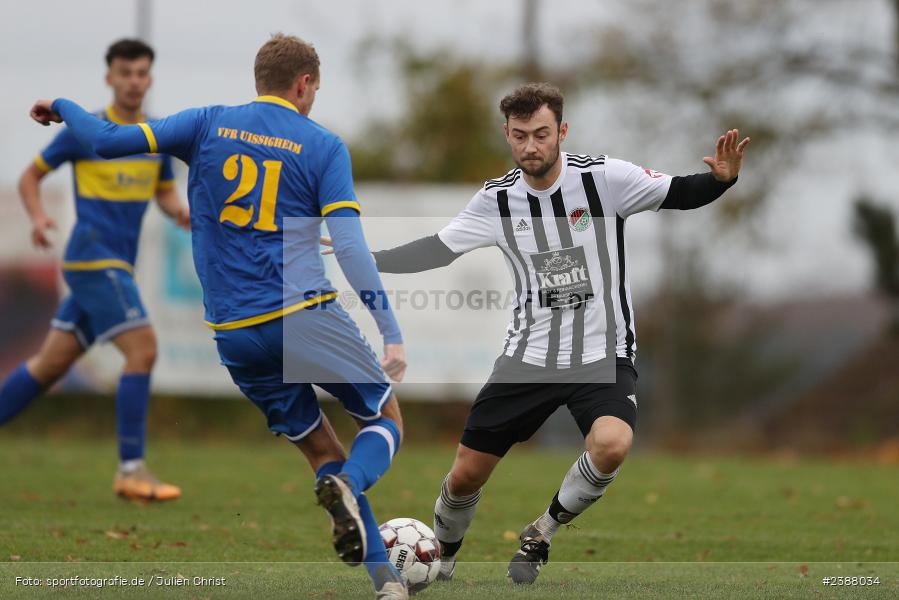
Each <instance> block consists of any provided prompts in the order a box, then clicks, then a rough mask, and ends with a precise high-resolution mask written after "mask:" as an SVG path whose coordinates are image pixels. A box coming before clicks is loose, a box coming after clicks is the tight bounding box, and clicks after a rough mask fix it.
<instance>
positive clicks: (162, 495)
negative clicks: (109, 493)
mask: <svg viewBox="0 0 899 600" xmlns="http://www.w3.org/2000/svg"><path fill="white" fill-rule="evenodd" d="M112 489H113V490H115V493H116V494H118V495H119V496H122V497H124V498H134V499H138V500H151V501H152V500H158V501H164V500H176V499H177V498H180V497H181V488H179V487H178V486H177V485H172V484H170V483H163V482H161V481H159V479H157V478H156V476H155V475H153V473H151V472H150V470H149V469H147V467H146V466H144V465H141V466H139V467H137V468H136V469H134V470H132V471H128V472H127V473H126V472H124V471H122V470H121V469H119V472H118V473H116V476H115V481H114V482H113V484H112Z"/></svg>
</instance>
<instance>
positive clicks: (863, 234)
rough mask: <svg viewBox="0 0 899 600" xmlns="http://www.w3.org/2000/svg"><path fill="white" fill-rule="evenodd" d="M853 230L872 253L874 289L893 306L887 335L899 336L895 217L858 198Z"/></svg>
mask: <svg viewBox="0 0 899 600" xmlns="http://www.w3.org/2000/svg"><path fill="white" fill-rule="evenodd" d="M854 228H855V233H856V235H857V236H858V237H859V238H860V239H861V240H862V241H863V242H864V243H865V245H866V246H867V248H868V250H869V252H870V253H871V257H872V259H873V263H874V281H875V285H876V288H877V290H878V291H879V292H880V293H881V294H883V295H884V296H885V297H886V298H887V299H888V300H889V301H890V304H891V305H892V322H891V323H890V332H891V333H892V334H893V335H896V336H899V236H897V235H896V213H895V212H894V211H893V209H891V208H890V207H888V206H882V205H880V204H877V203H876V202H874V201H873V200H872V199H870V198H867V197H861V198H859V199H857V200H856V201H855V223H854Z"/></svg>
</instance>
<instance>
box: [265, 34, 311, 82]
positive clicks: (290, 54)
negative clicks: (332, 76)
mask: <svg viewBox="0 0 899 600" xmlns="http://www.w3.org/2000/svg"><path fill="white" fill-rule="evenodd" d="M318 66H319V60H318V53H317V52H316V51H315V48H313V47H312V44H309V43H306V42H304V41H303V40H301V39H300V38H298V37H296V36H294V35H285V34H283V33H276V34H274V35H272V37H271V39H270V40H269V41H267V42H266V43H265V44H263V45H262V48H260V49H259V52H257V53H256V63H255V64H254V66H253V72H254V74H255V76H256V89H258V90H259V91H260V92H281V91H284V90H286V89H288V88H289V87H290V86H292V85H293V83H294V82H295V81H296V79H297V77H300V76H301V75H307V74H308V75H310V76H311V78H312V79H313V80H318Z"/></svg>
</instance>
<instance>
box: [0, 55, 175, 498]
mask: <svg viewBox="0 0 899 600" xmlns="http://www.w3.org/2000/svg"><path fill="white" fill-rule="evenodd" d="M106 63H107V65H108V67H109V69H108V71H107V74H106V83H107V84H108V85H109V87H110V88H111V89H112V92H113V100H112V104H110V105H109V106H108V107H107V108H106V109H105V110H103V111H101V112H100V113H99V118H100V119H103V120H104V121H105V122H107V123H120V124H124V123H136V122H139V121H143V120H145V117H144V116H143V113H142V108H141V105H142V103H143V100H144V96H145V95H146V93H147V91H148V90H149V89H150V84H151V83H152V78H151V76H150V67H151V66H152V63H153V49H152V48H150V47H149V46H148V45H146V44H144V43H143V42H141V41H139V40H128V39H125V40H120V41H118V42H116V43H114V44H112V45H111V46H110V47H109V50H108V51H107V54H106ZM66 162H71V163H72V169H73V173H74V184H75V185H74V193H75V211H76V215H77V219H76V222H75V226H74V228H73V229H72V233H71V236H70V238H69V242H68V245H67V246H66V248H65V254H64V257H63V262H62V270H63V275H64V278H65V281H66V283H67V284H68V286H69V288H70V290H71V293H70V295H69V296H68V297H67V298H66V299H65V300H63V302H62V305H61V306H60V307H59V310H58V312H57V313H56V317H55V318H54V319H53V321H52V323H51V329H50V332H49V333H48V334H47V338H46V340H45V341H44V344H43V346H42V347H41V349H40V350H39V351H38V353H37V354H36V355H34V356H33V357H31V358H30V359H29V360H27V361H26V362H25V363H23V364H22V365H20V366H19V367H18V368H17V369H16V370H15V371H14V372H13V373H12V374H11V375H10V376H9V377H8V378H7V380H6V381H5V382H4V384H3V386H2V387H0V424H3V423H5V422H7V421H9V420H10V419H12V418H13V417H14V416H15V415H16V414H18V413H19V412H20V411H21V410H22V409H24V408H25V407H26V406H27V405H28V404H29V403H30V402H31V401H32V400H34V398H36V397H37V396H38V395H40V393H41V392H43V391H44V390H46V389H47V388H49V387H50V386H51V385H53V383H54V382H55V381H56V380H58V379H59V378H60V377H62V376H63V375H64V374H65V373H66V372H67V371H68V370H69V368H70V367H71V366H72V365H73V364H74V362H75V361H76V360H78V358H79V357H81V355H83V354H84V353H85V352H86V351H87V350H88V349H89V348H90V347H91V345H93V343H94V342H106V341H110V342H112V343H113V344H114V345H115V346H116V347H117V348H118V349H119V350H120V351H121V352H122V354H123V355H124V357H125V366H124V370H123V373H122V377H121V380H120V382H119V387H118V392H117V394H116V413H117V419H118V427H117V429H118V440H119V459H120V465H119V470H118V472H117V474H116V477H115V481H114V484H113V485H114V489H115V491H116V492H117V493H118V494H120V495H122V496H126V497H133V498H141V499H145V500H172V499H175V498H178V497H179V496H180V495H181V490H180V489H179V488H178V487H177V486H174V485H170V484H167V483H162V482H160V481H159V480H158V479H156V477H154V476H153V474H152V473H151V472H150V471H149V470H148V469H147V467H146V466H145V465H144V462H143V457H144V437H145V430H146V415H147V404H148V402H149V399H150V371H151V369H152V368H153V363H154V361H155V359H156V337H155V335H154V333H153V329H152V327H151V326H150V322H149V320H148V319H147V313H146V311H145V310H144V306H143V304H142V303H141V299H140V294H139V293H138V289H137V286H136V285H135V282H134V276H133V271H134V262H135V258H136V255H137V245H138V237H139V236H140V228H141V221H142V220H143V216H144V212H145V211H146V208H147V204H148V203H149V202H150V201H151V200H152V199H153V197H154V196H155V197H156V200H157V202H158V204H159V207H160V208H161V209H162V210H163V212H165V213H166V214H167V215H169V216H170V217H172V218H173V219H175V220H176V221H177V222H178V224H179V225H181V226H183V227H185V228H189V227H190V222H189V221H190V220H189V214H188V211H187V207H186V206H185V205H184V203H183V202H182V201H181V199H180V198H179V197H178V193H177V191H176V190H175V181H174V173H173V172H172V164H171V158H170V157H169V156H166V155H163V154H155V153H152V154H151V153H146V152H143V151H141V152H133V153H130V155H129V156H126V157H123V158H121V159H118V160H105V159H104V158H102V157H100V156H98V155H97V154H96V153H95V152H93V151H91V150H90V149H89V148H86V147H84V146H82V145H81V144H80V143H79V142H78V140H77V139H76V137H75V135H73V133H72V131H71V130H69V129H64V130H62V131H61V132H60V133H59V135H57V136H56V138H55V139H54V140H53V141H52V142H51V143H50V145H49V146H47V148H45V149H44V150H43V151H42V152H41V153H40V154H38V155H37V157H36V158H35V159H34V162H33V163H32V164H31V165H30V166H29V167H28V168H27V169H26V170H25V172H24V173H23V174H22V177H21V179H20V180H19V192H20V193H21V196H22V202H23V204H24V205H25V209H26V211H27V212H28V216H29V217H30V218H31V223H32V232H31V238H32V242H33V243H34V245H35V246H36V247H39V248H49V247H50V239H49V236H48V230H50V229H55V228H56V223H55V222H54V220H53V219H52V218H51V217H49V216H48V215H47V214H46V213H45V212H44V209H43V206H42V205H41V198H40V191H39V186H40V182H41V180H42V179H43V178H44V177H45V176H46V175H47V174H48V173H50V172H51V171H53V170H54V169H56V168H57V167H59V166H61V165H62V164H63V163H66Z"/></svg>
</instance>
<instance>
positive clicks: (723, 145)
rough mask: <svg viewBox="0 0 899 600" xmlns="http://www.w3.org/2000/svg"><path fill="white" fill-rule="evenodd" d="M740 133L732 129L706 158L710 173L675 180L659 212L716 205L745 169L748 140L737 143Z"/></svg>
mask: <svg viewBox="0 0 899 600" xmlns="http://www.w3.org/2000/svg"><path fill="white" fill-rule="evenodd" d="M739 137H740V130H738V129H731V130H730V131H728V132H727V133H725V134H724V135H722V136H721V137H719V138H718V142H717V143H716V145H715V156H714V157H712V156H706V157H704V158H703V159H702V162H704V163H705V164H707V165H708V166H709V168H710V169H711V171H709V172H708V173H697V174H695V175H686V176H683V177H672V179H671V187H670V188H669V189H668V194H667V196H666V197H665V200H664V202H662V205H661V207H660V208H665V209H677V210H690V209H694V208H699V207H702V206H705V205H706V204H710V203H711V202H714V201H715V200H717V199H718V198H719V197H721V195H722V194H724V192H725V191H727V190H728V188H730V187H731V186H732V185H733V184H735V183H736V182H737V176H738V175H739V174H740V168H741V167H742V165H743V151H744V149H745V148H746V145H747V144H749V138H748V137H747V138H743V140H742V141H741V142H739V143H737V140H738V139H739Z"/></svg>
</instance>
